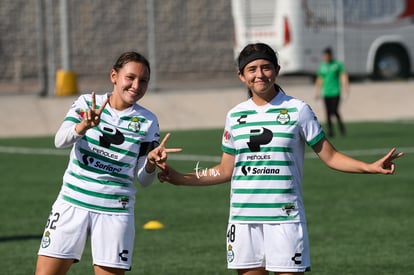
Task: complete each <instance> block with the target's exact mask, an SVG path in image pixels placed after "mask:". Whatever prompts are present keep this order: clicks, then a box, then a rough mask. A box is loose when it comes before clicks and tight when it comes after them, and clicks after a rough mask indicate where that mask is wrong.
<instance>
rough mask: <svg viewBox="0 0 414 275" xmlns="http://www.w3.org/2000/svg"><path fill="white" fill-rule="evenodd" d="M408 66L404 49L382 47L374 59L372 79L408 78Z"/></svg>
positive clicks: (393, 46) (395, 46)
mask: <svg viewBox="0 0 414 275" xmlns="http://www.w3.org/2000/svg"><path fill="white" fill-rule="evenodd" d="M409 66H410V65H409V62H408V56H407V53H406V52H405V50H404V48H402V47H400V46H397V45H392V46H386V47H383V48H381V49H379V50H378V52H377V55H376V57H375V67H374V79H377V80H391V79H396V78H408V76H409Z"/></svg>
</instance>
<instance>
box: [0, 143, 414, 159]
mask: <svg viewBox="0 0 414 275" xmlns="http://www.w3.org/2000/svg"><path fill="white" fill-rule="evenodd" d="M397 149H398V152H404V153H405V154H412V153H414V147H402V148H397ZM389 150H390V148H376V149H361V150H344V151H341V152H342V153H344V154H347V155H349V156H352V157H361V156H376V155H379V156H381V155H385V154H386V153H388V151H389ZM0 154H21V155H53V156H69V150H67V149H63V150H62V149H49V148H28V147H8V146H0ZM317 157H318V156H317V155H316V154H315V153H306V154H305V158H306V159H314V158H317ZM168 159H169V160H178V161H206V162H220V160H221V156H207V155H188V154H170V155H169V156H168Z"/></svg>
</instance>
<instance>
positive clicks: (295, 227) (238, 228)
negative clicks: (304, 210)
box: [226, 223, 310, 272]
mask: <svg viewBox="0 0 414 275" xmlns="http://www.w3.org/2000/svg"><path fill="white" fill-rule="evenodd" d="M226 250H227V265H228V268H229V269H249V268H257V267H265V269H266V270H267V271H271V272H305V271H309V270H310V253H309V241H308V234H307V228H306V224H304V223H281V224H229V225H228V227H227V246H226Z"/></svg>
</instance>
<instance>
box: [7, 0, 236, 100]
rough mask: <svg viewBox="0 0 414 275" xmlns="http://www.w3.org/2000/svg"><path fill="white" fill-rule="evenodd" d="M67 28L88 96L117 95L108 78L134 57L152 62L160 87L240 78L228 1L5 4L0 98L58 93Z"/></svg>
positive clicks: (30, 0) (15, 0)
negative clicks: (119, 61)
mask: <svg viewBox="0 0 414 275" xmlns="http://www.w3.org/2000/svg"><path fill="white" fill-rule="evenodd" d="M62 5H63V6H62ZM64 5H67V7H65V6H64ZM66 15H67V20H66V21H65V16H66ZM151 15H152V16H151ZM65 22H66V23H67V27H68V28H67V30H68V32H67V34H68V35H67V36H66V37H67V38H68V41H69V42H68V43H69V46H70V48H69V49H70V52H69V57H68V58H69V60H70V67H71V70H73V71H74V72H75V73H76V75H77V81H78V86H79V90H80V91H81V92H83V91H85V90H89V89H97V90H99V89H101V90H105V89H108V87H109V88H110V87H111V86H110V82H109V78H108V73H109V70H110V69H111V67H112V64H113V63H114V61H115V59H116V58H117V57H118V56H119V55H120V54H121V53H122V52H124V51H128V50H135V51H139V52H141V53H142V54H144V55H145V56H147V57H149V59H150V61H151V62H152V64H151V65H152V68H153V72H154V74H155V75H154V74H153V75H152V77H153V80H155V82H156V83H153V85H154V86H163V85H165V86H168V83H169V82H168V81H172V82H173V81H175V82H183V83H185V82H187V81H188V80H192V81H193V83H195V84H194V85H196V84H197V81H198V80H200V81H202V80H203V79H204V80H205V79H206V78H210V79H214V78H216V77H220V76H223V75H225V76H227V75H229V74H234V70H235V67H234V60H233V20H232V16H231V1H229V0H216V1H209V0H197V1H196V0H193V1H191V0H122V1H109V0H60V1H54V0H2V3H1V9H0V60H1V64H2V68H3V70H2V74H0V94H1V93H39V94H41V93H42V94H44V95H51V94H53V93H54V91H53V89H54V81H55V77H56V75H55V73H56V71H57V70H58V69H61V68H62V66H64V65H65V64H64V63H65V54H66V53H67V52H68V49H67V48H65V46H67V45H65V42H64V41H65V40H64V38H65V37H64V34H65V29H64V28H62V27H65V26H62V24H64V23H65ZM43 86H44V87H43Z"/></svg>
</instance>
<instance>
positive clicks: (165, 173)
mask: <svg viewBox="0 0 414 275" xmlns="http://www.w3.org/2000/svg"><path fill="white" fill-rule="evenodd" d="M179 175H180V174H179V173H178V172H177V171H175V170H174V169H173V168H172V167H171V166H168V165H165V167H164V169H162V171H161V172H159V173H158V180H159V181H160V182H169V183H172V184H178V182H179V180H178V179H177V177H178V176H179Z"/></svg>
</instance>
